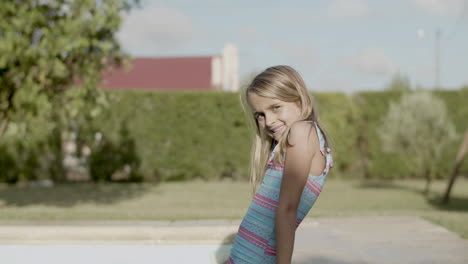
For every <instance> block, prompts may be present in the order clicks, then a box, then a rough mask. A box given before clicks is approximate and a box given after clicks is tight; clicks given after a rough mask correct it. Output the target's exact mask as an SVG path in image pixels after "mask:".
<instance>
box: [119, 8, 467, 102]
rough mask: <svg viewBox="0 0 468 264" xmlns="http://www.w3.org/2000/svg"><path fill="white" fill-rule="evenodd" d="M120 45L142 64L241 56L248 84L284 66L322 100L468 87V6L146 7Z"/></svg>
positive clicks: (127, 23)
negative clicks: (389, 87) (400, 77)
mask: <svg viewBox="0 0 468 264" xmlns="http://www.w3.org/2000/svg"><path fill="white" fill-rule="evenodd" d="M142 2H143V4H142V8H141V9H135V10H133V11H132V12H131V13H130V14H129V15H127V16H126V17H125V20H124V24H123V26H122V28H121V31H120V32H119V34H118V37H119V39H120V41H121V43H122V46H123V48H124V50H126V51H127V52H128V53H130V54H131V55H134V56H148V57H159V56H207V55H208V56H209V55H219V54H220V53H221V50H222V48H223V47H224V45H225V44H227V43H232V44H234V45H235V46H236V47H237V48H238V50H239V54H240V79H241V80H242V79H244V78H247V76H249V75H251V74H253V73H255V72H259V71H261V70H263V69H264V68H266V67H268V66H272V65H278V64H288V65H291V66H293V67H295V68H296V69H297V70H298V71H299V72H300V73H301V74H302V75H303V77H304V79H305V81H306V83H307V85H308V87H309V89H310V90H312V91H342V92H348V93H350V92H354V91H362V90H371V91H375V90H382V89H383V87H384V86H385V84H387V83H388V82H389V81H390V79H391V77H392V76H394V74H395V73H397V72H399V73H401V74H404V75H406V76H408V77H409V78H410V80H411V82H412V84H413V85H414V86H420V87H423V88H426V89H431V88H433V87H434V83H435V50H436V48H435V46H436V44H435V43H436V41H435V32H436V30H440V32H441V38H440V54H441V56H440V58H441V60H440V61H441V63H440V77H441V78H440V79H441V81H440V83H441V85H442V87H443V88H444V89H457V88H460V87H461V86H463V85H468V0H392V1H388V0H387V1H384V0H372V1H371V0H367V1H366V0H329V1H321V0H316V1H310V0H309V1H276V0H270V1H266V0H251V1H245V0H198V1H189V0H170V1H169V0H167V1H164V0H162V1H158V0H146V1H145V0H142Z"/></svg>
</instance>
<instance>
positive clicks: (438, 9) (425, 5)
mask: <svg viewBox="0 0 468 264" xmlns="http://www.w3.org/2000/svg"><path fill="white" fill-rule="evenodd" d="M410 1H411V2H412V3H413V4H414V5H415V6H416V7H418V8H420V9H422V10H424V11H425V12H427V13H428V14H430V15H435V16H454V15H458V14H460V12H462V10H463V8H464V5H465V4H466V3H463V2H464V0H410Z"/></svg>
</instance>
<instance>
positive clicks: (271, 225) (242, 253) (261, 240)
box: [225, 123, 333, 264]
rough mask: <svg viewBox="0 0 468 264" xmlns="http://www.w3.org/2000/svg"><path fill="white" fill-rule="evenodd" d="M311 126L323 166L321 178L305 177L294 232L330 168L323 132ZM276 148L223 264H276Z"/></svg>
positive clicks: (279, 171)
mask: <svg viewBox="0 0 468 264" xmlns="http://www.w3.org/2000/svg"><path fill="white" fill-rule="evenodd" d="M314 125H315V129H316V131H317V135H318V138H319V142H320V152H321V153H322V154H323V155H325V160H326V166H325V169H324V171H323V172H322V174H321V175H320V176H315V175H311V174H309V175H308V177H307V182H306V185H305V187H304V190H303V192H302V195H301V201H300V202H299V206H298V208H297V217H296V228H297V226H299V224H300V223H301V222H302V220H303V219H304V217H305V216H306V214H307V213H308V212H309V210H310V208H312V206H313V205H314V203H315V201H316V200H317V198H318V196H319V194H320V192H321V191H322V187H323V184H324V182H325V179H326V177H327V174H328V171H329V169H330V168H331V167H333V159H332V156H331V154H330V149H329V148H325V139H324V137H323V135H322V132H321V131H320V129H319V128H318V126H317V124H315V123H314ZM277 147H278V145H276V146H275V147H274V148H273V150H272V152H271V155H270V158H269V160H268V165H267V170H266V172H265V177H264V178H263V181H262V184H261V185H260V188H259V189H258V191H257V192H256V193H255V196H254V198H253V200H252V202H251V204H250V207H249V209H248V210H247V213H246V215H245V217H244V219H243V220H242V222H241V225H240V227H239V230H238V232H237V235H236V238H235V240H234V244H233V245H232V248H231V254H230V256H229V258H228V260H227V261H226V262H225V264H241V263H248V264H260V263H261V264H263V263H276V238H275V215H276V208H277V206H278V201H279V194H280V187H281V179H282V177H283V167H282V166H278V165H274V164H273V154H274V153H275V150H276V148H277Z"/></svg>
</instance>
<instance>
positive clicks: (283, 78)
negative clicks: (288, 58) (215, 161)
mask: <svg viewBox="0 0 468 264" xmlns="http://www.w3.org/2000/svg"><path fill="white" fill-rule="evenodd" d="M249 93H255V94H257V95H259V96H262V97H268V98H273V99H278V100H281V101H285V102H299V103H300V107H301V113H300V118H299V121H303V120H309V121H314V122H315V123H316V124H317V125H318V126H319V128H320V129H321V130H322V128H321V127H320V124H319V120H318V116H317V111H316V107H314V103H313V98H312V96H311V95H310V93H309V92H308V91H307V88H306V86H305V83H304V80H303V79H302V77H301V76H300V75H299V73H298V72H297V71H295V70H294V69H293V68H292V67H290V66H286V65H278V66H273V67H270V68H267V69H266V70H264V71H263V72H261V73H260V74H258V75H257V76H256V77H255V78H254V79H253V80H252V82H251V83H250V84H249V85H248V86H246V88H245V89H244V91H243V92H241V102H242V106H243V108H244V111H245V113H246V115H247V117H248V120H249V121H250V122H249V123H250V124H251V126H252V127H253V130H254V131H255V135H254V142H253V145H252V149H251V158H250V182H251V183H252V184H253V188H254V192H255V190H256V189H257V187H258V186H259V184H260V183H261V182H262V180H263V174H264V173H265V170H266V167H267V162H268V157H269V155H270V152H271V151H272V149H273V144H274V143H275V140H274V139H273V138H272V137H270V136H268V135H267V134H266V133H265V132H264V131H263V129H261V128H260V126H259V125H258V122H257V120H256V118H255V117H254V115H253V113H252V109H251V107H250V104H249V102H248V95H249ZM247 106H248V107H247ZM288 134H289V128H287V130H286V131H285V133H284V134H283V135H282V137H281V138H280V139H279V140H278V142H277V143H278V148H277V150H276V151H275V154H274V156H273V162H274V163H275V164H280V165H283V156H284V153H285V150H286V147H287V146H290V144H289V142H288V140H287V136H288ZM324 138H325V144H326V147H328V143H327V140H326V136H325V134H324Z"/></svg>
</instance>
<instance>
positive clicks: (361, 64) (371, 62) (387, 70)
mask: <svg viewBox="0 0 468 264" xmlns="http://www.w3.org/2000/svg"><path fill="white" fill-rule="evenodd" d="M341 64H344V65H348V66H352V67H353V68H355V69H357V70H358V71H360V72H363V73H370V74H375V75H390V74H393V73H395V71H396V70H397V66H396V64H395V63H394V62H393V60H392V59H391V58H389V57H388V56H387V55H385V54H384V53H383V52H382V51H380V50H376V49H366V50H362V51H359V52H358V53H357V54H356V55H354V56H350V57H347V58H344V59H342V60H341Z"/></svg>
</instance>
